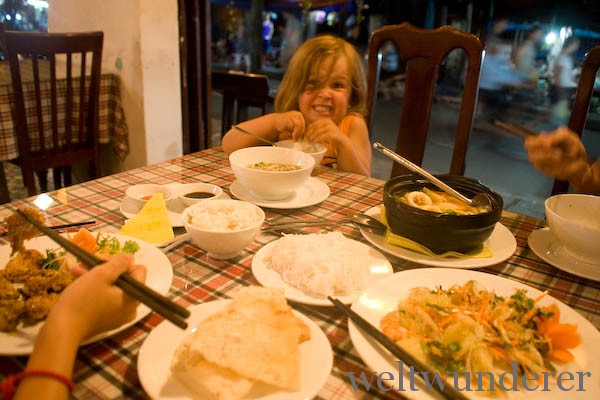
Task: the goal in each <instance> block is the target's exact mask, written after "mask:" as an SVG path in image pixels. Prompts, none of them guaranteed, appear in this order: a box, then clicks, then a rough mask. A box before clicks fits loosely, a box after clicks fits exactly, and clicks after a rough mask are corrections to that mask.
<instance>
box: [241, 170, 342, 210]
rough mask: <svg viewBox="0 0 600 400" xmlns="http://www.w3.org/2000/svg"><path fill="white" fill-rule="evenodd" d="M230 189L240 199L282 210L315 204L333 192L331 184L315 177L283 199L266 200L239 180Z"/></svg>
mask: <svg viewBox="0 0 600 400" xmlns="http://www.w3.org/2000/svg"><path fill="white" fill-rule="evenodd" d="M229 191H230V192H231V194H232V195H234V196H235V197H237V198H238V199H240V200H244V201H247V202H249V203H252V204H256V205H257V206H260V207H267V208H277V209H282V210H283V209H293V208H302V207H308V206H313V205H315V204H318V203H320V202H322V201H324V200H325V199H327V198H328V197H329V194H330V193H331V191H330V190H329V186H327V184H326V183H325V182H323V181H321V180H319V179H317V178H313V177H310V178H308V179H307V180H306V183H305V184H304V185H302V186H300V187H299V188H298V189H296V190H295V191H294V194H292V195H291V196H289V197H288V198H285V199H282V200H264V199H260V198H258V197H254V196H253V195H252V194H250V192H248V191H247V190H246V188H245V187H243V186H242V185H241V184H240V183H239V182H238V181H235V182H233V183H232V184H231V186H229Z"/></svg>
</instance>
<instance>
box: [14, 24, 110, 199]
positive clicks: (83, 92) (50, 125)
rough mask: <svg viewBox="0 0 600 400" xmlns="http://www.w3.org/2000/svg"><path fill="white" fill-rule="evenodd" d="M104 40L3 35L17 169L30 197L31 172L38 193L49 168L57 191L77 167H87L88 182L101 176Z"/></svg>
mask: <svg viewBox="0 0 600 400" xmlns="http://www.w3.org/2000/svg"><path fill="white" fill-rule="evenodd" d="M103 38H104V35H103V33H102V32H85V33H37V32H35V33H34V32H11V31H6V32H4V33H3V41H4V45H5V54H6V56H7V58H8V61H9V64H10V72H11V79H12V87H13V93H14V100H15V108H14V114H15V122H16V133H17V141H18V148H19V158H18V159H17V160H16V163H17V164H18V165H19V166H20V167H21V169H22V171H23V180H24V183H25V186H26V187H27V191H28V192H29V195H33V194H35V193H36V192H37V191H36V188H35V180H34V172H35V173H37V174H38V177H39V178H40V186H41V189H42V191H45V190H47V188H46V179H45V176H46V171H47V170H48V169H50V168H52V169H53V170H54V185H55V187H56V188H58V187H63V186H67V185H70V184H71V166H73V165H75V164H80V163H87V164H88V165H89V176H90V178H96V177H98V176H99V175H100V163H99V160H100V158H99V145H98V98H99V90H100V73H101V61H102V45H103ZM61 178H62V179H61Z"/></svg>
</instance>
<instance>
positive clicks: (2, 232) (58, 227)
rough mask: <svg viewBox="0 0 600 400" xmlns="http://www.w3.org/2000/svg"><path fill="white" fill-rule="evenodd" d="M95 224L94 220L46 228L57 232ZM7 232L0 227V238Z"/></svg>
mask: <svg viewBox="0 0 600 400" xmlns="http://www.w3.org/2000/svg"><path fill="white" fill-rule="evenodd" d="M95 223H96V221H94V220H91V221H80V222H71V223H68V224H62V225H52V226H49V227H48V228H50V229H54V230H59V229H66V228H73V227H76V226H83V225H91V224H95ZM7 232H8V230H6V229H4V228H3V227H1V226H0V236H4V235H6V233H7Z"/></svg>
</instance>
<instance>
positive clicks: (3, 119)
mask: <svg viewBox="0 0 600 400" xmlns="http://www.w3.org/2000/svg"><path fill="white" fill-rule="evenodd" d="M59 83H60V82H59ZM119 84H120V81H119V77H118V76H117V75H114V74H103V75H102V76H101V77H100V95H99V96H100V98H99V104H98V108H99V111H98V130H99V142H100V143H111V144H112V148H113V150H114V152H115V154H116V155H117V156H118V157H119V158H120V159H123V158H125V156H126V155H127V154H128V153H129V142H128V134H129V133H128V130H127V121H126V120H125V113H124V112H123V106H122V104H121V94H120V88H119ZM78 87H79V81H78V80H75V82H74V93H78V92H79V89H78ZM57 89H58V91H59V93H65V92H66V85H60V84H59V86H58V87H57ZM40 90H41V92H42V96H46V97H48V96H49V94H50V83H49V82H47V81H46V82H44V81H42V83H41V85H40ZM33 94H34V86H33V83H32V82H26V83H25V85H24V89H23V95H24V96H25V99H26V108H27V112H28V115H31V117H30V118H31V121H35V118H36V117H35V108H34V105H35V103H34V95H33ZM62 103H63V104H64V102H62ZM44 109H47V110H48V112H49V110H50V105H49V103H48V104H47V106H45V107H44ZM47 117H48V121H49V120H50V116H49V114H48V115H47ZM45 126H46V127H49V126H51V125H50V124H49V123H48V124H45ZM48 129H49V128H48ZM18 156H19V149H18V144H17V136H16V131H15V120H14V96H13V90H12V84H11V83H10V74H9V73H8V65H7V63H6V62H2V63H0V161H6V160H12V159H14V158H17V157H18Z"/></svg>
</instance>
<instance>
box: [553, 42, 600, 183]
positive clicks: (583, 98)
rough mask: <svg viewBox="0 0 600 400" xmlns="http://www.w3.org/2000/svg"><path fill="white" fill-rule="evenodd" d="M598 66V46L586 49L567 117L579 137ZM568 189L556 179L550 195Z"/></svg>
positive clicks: (599, 62)
mask: <svg viewBox="0 0 600 400" xmlns="http://www.w3.org/2000/svg"><path fill="white" fill-rule="evenodd" d="M599 67H600V46H596V47H593V48H592V49H591V50H590V51H588V52H587V53H586V55H585V58H584V59H583V64H582V66H581V74H580V75H579V81H578V83H577V94H576V95H575V101H574V102H573V109H572V110H571V118H570V119H569V129H571V130H572V131H573V132H575V133H576V134H578V135H579V137H581V135H582V133H583V129H584V127H585V122H586V120H587V116H588V112H589V110H590V103H591V101H592V94H593V92H594V82H595V80H596V73H597V72H598V68H599ZM568 190H569V182H567V181H563V180H558V179H557V180H555V181H554V185H553V187H552V195H555V194H559V193H566V192H567V191H568Z"/></svg>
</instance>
